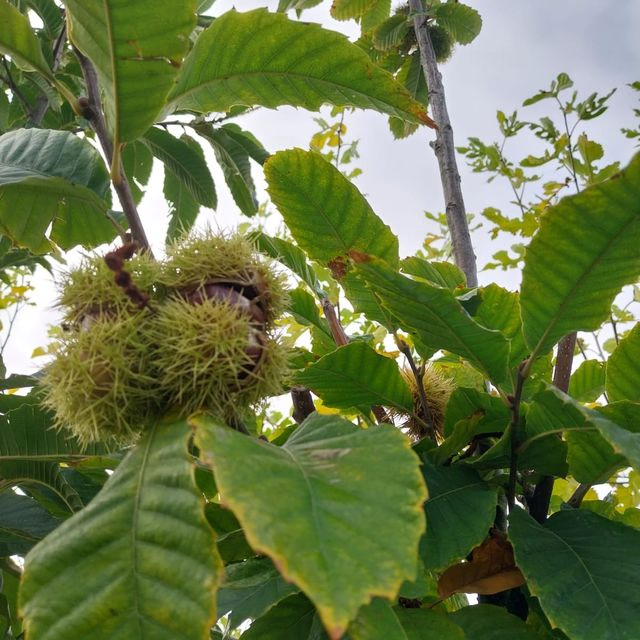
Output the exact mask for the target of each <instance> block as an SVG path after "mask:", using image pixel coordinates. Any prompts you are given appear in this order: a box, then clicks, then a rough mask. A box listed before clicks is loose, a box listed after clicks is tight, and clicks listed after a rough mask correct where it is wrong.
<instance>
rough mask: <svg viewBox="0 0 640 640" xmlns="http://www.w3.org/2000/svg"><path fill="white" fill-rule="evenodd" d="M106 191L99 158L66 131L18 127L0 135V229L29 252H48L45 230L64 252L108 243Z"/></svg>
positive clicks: (113, 232) (110, 234) (110, 227)
mask: <svg viewBox="0 0 640 640" xmlns="http://www.w3.org/2000/svg"><path fill="white" fill-rule="evenodd" d="M108 188H109V176H108V173H107V171H106V168H105V166H104V163H103V162H102V159H101V158H100V155H99V154H98V152H97V151H96V150H95V149H94V148H93V147H92V146H91V145H90V144H89V143H88V142H87V141H86V140H82V139H80V138H78V137H77V136H75V135H73V134H72V133H69V132H67V131H50V130H47V129H18V130H17V131H11V132H9V133H5V134H4V135H3V136H0V229H2V232H3V233H5V234H6V235H8V236H9V237H11V238H12V239H13V240H14V241H15V242H16V243H18V244H19V245H21V246H24V247H28V248H29V249H31V250H32V251H34V252H35V253H44V252H46V251H48V250H50V247H51V245H50V243H49V242H48V240H47V238H46V233H47V231H48V230H49V227H51V229H50V231H49V237H50V238H51V240H53V241H54V242H56V243H57V244H58V245H60V247H61V248H62V249H65V250H67V249H71V248H73V247H74V246H77V245H82V246H83V247H85V248H93V247H95V246H97V245H99V244H102V243H104V242H110V241H111V240H113V238H114V237H115V235H116V230H115V227H114V226H113V224H112V223H111V221H110V220H109V218H108V217H107V214H108V207H107V203H106V201H105V200H104V198H105V196H106V193H107V190H108ZM52 223H53V224H52Z"/></svg>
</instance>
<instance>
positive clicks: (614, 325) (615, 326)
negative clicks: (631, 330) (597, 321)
mask: <svg viewBox="0 0 640 640" xmlns="http://www.w3.org/2000/svg"><path fill="white" fill-rule="evenodd" d="M609 321H610V322H611V328H612V329H613V337H614V338H615V341H616V344H620V336H619V335H618V323H617V322H616V321H615V320H614V318H613V314H612V313H611V314H609Z"/></svg>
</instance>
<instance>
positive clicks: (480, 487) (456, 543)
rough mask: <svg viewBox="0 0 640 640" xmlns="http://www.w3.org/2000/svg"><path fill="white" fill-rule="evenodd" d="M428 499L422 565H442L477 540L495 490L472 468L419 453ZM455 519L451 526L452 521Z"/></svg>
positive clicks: (487, 523)
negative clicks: (447, 464) (445, 464)
mask: <svg viewBox="0 0 640 640" xmlns="http://www.w3.org/2000/svg"><path fill="white" fill-rule="evenodd" d="M422 463H423V474H424V478H425V480H426V482H427V489H428V491H429V499H428V500H427V501H426V502H425V505H424V509H425V512H426V514H427V533H426V534H425V536H424V538H423V539H422V541H421V543H420V555H421V556H422V560H423V562H424V563H425V567H427V568H428V569H432V570H434V571H436V570H439V569H445V568H446V567H448V566H449V565H451V564H453V563H454V562H456V561H458V560H460V559H461V558H464V557H465V556H466V555H467V554H468V553H469V552H470V551H471V549H473V548H474V547H477V546H478V545H479V544H481V543H482V542H483V541H484V540H485V538H486V537H487V534H488V532H489V529H490V528H491V526H492V524H493V521H494V519H495V515H496V503H497V501H498V494H497V490H496V489H492V488H490V487H489V485H488V484H487V483H486V482H484V481H483V480H482V479H481V478H480V476H479V475H478V473H477V472H476V471H474V470H473V469H469V468H467V467H464V466H461V465H454V466H450V467H438V466H436V465H434V464H433V463H432V462H431V461H430V460H429V458H428V457H427V456H425V457H423V459H422ZM453 522H455V523H456V524H455V526H452V523H453Z"/></svg>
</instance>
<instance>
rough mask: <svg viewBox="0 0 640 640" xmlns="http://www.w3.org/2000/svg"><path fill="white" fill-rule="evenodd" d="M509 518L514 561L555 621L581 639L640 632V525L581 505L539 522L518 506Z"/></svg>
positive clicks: (605, 637) (530, 588)
mask: <svg viewBox="0 0 640 640" xmlns="http://www.w3.org/2000/svg"><path fill="white" fill-rule="evenodd" d="M509 523H510V526H509V538H510V540H511V542H512V544H513V549H514V553H515V560H516V564H517V565H518V567H519V568H520V570H521V571H522V573H523V574H524V576H525V578H526V580H527V586H528V588H529V590H530V592H531V594H532V595H534V596H536V597H537V598H538V599H539V601H540V604H541V606H542V609H543V610H544V612H545V614H546V616H547V618H548V619H549V622H550V623H551V625H552V626H553V627H559V628H560V629H562V631H564V632H565V633H566V634H567V635H568V636H569V637H570V638H576V639H580V640H605V639H606V640H609V639H611V640H613V639H614V638H629V640H631V638H637V637H640V618H639V617H638V615H637V611H638V606H640V554H638V548H640V532H639V531H636V530H635V529H632V528H630V527H626V526H624V525H622V524H618V523H617V522H611V521H610V520H607V519H605V518H602V517H600V516H598V515H596V514H594V513H591V512H589V511H584V510H568V511H560V512H558V513H554V514H553V515H552V516H551V517H550V518H549V519H548V520H547V522H546V523H545V525H544V526H541V525H539V524H538V523H537V522H536V521H535V520H534V519H533V518H531V517H530V516H528V515H527V514H526V513H525V512H524V511H523V510H522V509H520V508H516V509H515V510H514V511H513V513H511V515H510V517H509ZM614 541H615V542H614ZM620 558H624V562H620ZM622 584H623V585H625V588H624V589H621V588H620V585H622Z"/></svg>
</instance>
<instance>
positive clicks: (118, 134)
mask: <svg viewBox="0 0 640 640" xmlns="http://www.w3.org/2000/svg"><path fill="white" fill-rule="evenodd" d="M65 7H66V10H67V21H68V29H69V39H70V40H71V42H73V43H74V45H75V46H76V47H78V49H80V51H82V53H84V55H85V56H87V57H88V58H89V59H90V60H91V62H92V63H93V66H94V67H95V69H96V72H97V74H98V80H99V81H100V86H101V88H102V89H103V95H104V110H105V116H106V119H107V124H108V126H109V127H110V128H111V132H112V137H113V143H114V146H115V147H117V146H118V145H119V144H120V143H122V142H127V141H130V140H135V139H136V138H139V137H140V136H141V135H142V134H143V133H144V132H145V131H146V130H147V129H148V128H149V127H150V126H151V125H152V124H153V122H154V121H155V119H156V117H157V116H158V114H159V113H160V111H161V110H162V108H163V106H164V103H165V100H166V97H167V95H168V93H169V91H170V90H171V88H172V86H173V84H174V82H175V79H176V76H177V74H178V70H179V68H180V64H181V62H182V58H183V56H184V55H185V53H186V52H187V49H188V47H189V44H190V42H189V36H190V35H191V32H192V31H193V28H194V27H195V24H196V4H195V0H187V1H186V2H179V3H176V2H172V1H170V0H160V1H158V0H153V1H152V0H137V1H136V2H135V3H123V2H116V1H115V0H106V1H105V2H85V1H84V0H68V1H67V2H65ZM149 16H153V19H149Z"/></svg>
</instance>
